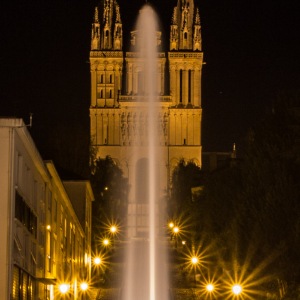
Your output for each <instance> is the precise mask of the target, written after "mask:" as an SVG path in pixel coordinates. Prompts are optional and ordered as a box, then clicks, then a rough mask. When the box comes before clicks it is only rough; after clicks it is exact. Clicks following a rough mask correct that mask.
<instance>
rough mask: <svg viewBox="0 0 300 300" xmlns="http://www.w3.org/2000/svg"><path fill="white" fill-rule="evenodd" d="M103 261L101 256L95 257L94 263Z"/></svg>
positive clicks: (97, 263) (98, 263)
mask: <svg viewBox="0 0 300 300" xmlns="http://www.w3.org/2000/svg"><path fill="white" fill-rule="evenodd" d="M101 263H102V259H101V258H100V257H95V258H94V264H95V265H100V264H101Z"/></svg>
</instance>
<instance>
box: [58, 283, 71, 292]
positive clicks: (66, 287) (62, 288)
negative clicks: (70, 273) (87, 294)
mask: <svg viewBox="0 0 300 300" xmlns="http://www.w3.org/2000/svg"><path fill="white" fill-rule="evenodd" d="M69 289H70V285H69V284H67V283H62V284H61V285H60V286H59V291H60V292H61V293H62V294H66V293H67V292H68V291H69Z"/></svg>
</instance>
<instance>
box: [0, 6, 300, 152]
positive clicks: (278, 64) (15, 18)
mask: <svg viewBox="0 0 300 300" xmlns="http://www.w3.org/2000/svg"><path fill="white" fill-rule="evenodd" d="M118 2H119V4H120V9H121V16H122V21H123V25H124V31H125V32H124V34H125V38H126V36H127V37H128V34H129V31H130V30H131V29H132V26H133V24H134V20H135V18H136V15H137V13H138V10H139V8H141V6H142V5H143V4H144V3H145V1H141V0H136V1H133V0H130V1H128V0H127V1H125V0H119V1H118ZM148 2H149V3H151V4H153V6H154V7H155V8H156V10H157V12H158V14H159V15H160V17H161V20H162V30H163V33H164V37H165V38H167V39H168V38H169V35H168V34H166V30H169V25H170V21H171V14H172V11H173V7H174V6H175V5H176V3H177V0H155V1H154V0H153V1H148ZM95 3H96V2H95V1H88V0H81V1H80V0H73V1H71V0H48V1H45V0H39V1H37V0H26V1H25V0H18V1H14V0H4V1H2V2H1V7H0V32H1V46H0V74H1V78H0V82H1V83H0V103H1V106H0V116H16V117H22V118H24V120H25V121H26V122H27V121H28V120H29V113H33V128H32V129H30V130H31V133H32V135H33V137H34V138H35V139H36V142H37V144H38V145H43V144H46V143H47V134H48V132H49V130H58V128H60V126H62V127H63V126H65V127H66V126H70V127H72V128H73V129H74V128H75V129H76V128H79V129H80V130H85V131H86V132H87V134H88V133H89V131H88V125H89V113H88V109H89V103H90V82H89V81H90V73H89V64H88V59H89V47H90V36H91V23H92V18H93V12H94V6H95ZM128 3H130V4H129V5H128ZM299 3H300V1H299V0H282V1H278V0H273V1H272V0H260V1H258V0H248V1H245V0H244V1H243V0H235V1H234V0H227V1H221V0H214V1H213V0H209V1H208V0H196V1H195V5H196V6H198V7H199V8H200V15H201V25H202V38H203V51H204V60H205V62H206V65H204V66H203V89H202V91H203V99H202V105H203V126H202V128H203V137H202V142H203V150H204V151H229V150H230V149H231V146H232V143H233V142H238V141H239V140H240V138H241V137H243V136H244V135H245V133H246V131H247V129H248V128H249V127H250V126H252V125H254V124H255V123H256V122H257V120H259V118H261V117H262V115H263V114H264V112H265V111H266V108H267V107H269V106H270V105H271V102H272V101H273V100H275V99H276V97H277V96H278V95H279V94H281V93H283V92H286V91H293V90H296V89H298V90H299V87H300V62H299V55H300V41H299V40H300V35H299V29H300V22H299V20H300V17H299V16H300V4H299ZM125 43H126V41H125Z"/></svg>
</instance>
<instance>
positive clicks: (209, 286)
mask: <svg viewBox="0 0 300 300" xmlns="http://www.w3.org/2000/svg"><path fill="white" fill-rule="evenodd" d="M206 290H207V291H208V292H212V291H213V290H214V286H213V284H211V283H209V284H208V285H207V286H206Z"/></svg>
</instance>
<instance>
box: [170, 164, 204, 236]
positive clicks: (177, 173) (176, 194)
mask: <svg viewBox="0 0 300 300" xmlns="http://www.w3.org/2000/svg"><path fill="white" fill-rule="evenodd" d="M202 186H203V173H202V171H201V169H200V167H199V166H197V165H196V164H195V163H194V162H193V161H188V162H186V161H185V160H184V159H181V160H180V161H179V163H178V165H177V166H176V167H175V169H174V171H173V173H172V187H171V195H170V199H169V201H168V212H169V215H170V217H171V218H172V219H175V220H179V222H181V223H182V224H183V223H184V224H183V225H184V226H188V228H187V227H185V231H188V232H189V235H190V238H192V239H193V240H195V239H196V234H197V232H198V233H199V230H198V226H199V220H198V206H199V201H200V199H199V197H198V196H197V195H195V194H193V193H192V188H195V187H198V188H199V190H201V187H202ZM188 224H189V225H188Z"/></svg>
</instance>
